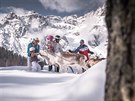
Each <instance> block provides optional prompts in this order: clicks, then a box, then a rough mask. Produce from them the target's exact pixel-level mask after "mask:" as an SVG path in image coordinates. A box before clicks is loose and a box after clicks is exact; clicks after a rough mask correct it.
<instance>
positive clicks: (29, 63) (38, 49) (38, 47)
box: [27, 38, 40, 69]
mask: <svg viewBox="0 0 135 101" xmlns="http://www.w3.org/2000/svg"><path fill="white" fill-rule="evenodd" d="M38 43H39V39H38V38H34V39H33V40H32V42H30V43H29V44H28V47H27V56H28V58H27V66H28V67H29V69H30V68H31V62H30V48H31V47H34V48H35V53H39V51H40V46H39V44H38Z"/></svg>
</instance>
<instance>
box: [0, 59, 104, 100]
mask: <svg viewBox="0 0 135 101" xmlns="http://www.w3.org/2000/svg"><path fill="white" fill-rule="evenodd" d="M105 67H106V60H103V61H101V62H99V63H98V64H96V65H94V66H93V67H92V68H90V69H89V70H87V71H86V72H84V73H83V74H71V73H61V74H60V73H52V72H47V71H41V72H28V71H26V70H25V69H26V67H24V70H23V67H21V69H18V67H16V66H15V67H0V99H1V101H104V84H105ZM6 68H7V69H6Z"/></svg>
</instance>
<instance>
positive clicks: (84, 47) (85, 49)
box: [69, 39, 94, 61]
mask: <svg viewBox="0 0 135 101" xmlns="http://www.w3.org/2000/svg"><path fill="white" fill-rule="evenodd" d="M69 51H70V52H73V53H78V52H79V53H80V54H83V55H85V56H86V58H87V59H86V61H88V60H89V53H91V54H94V52H92V51H90V50H89V48H88V46H87V45H85V44H84V40H83V39H82V40H80V46H79V47H77V48H76V49H75V50H74V51H71V50H69Z"/></svg>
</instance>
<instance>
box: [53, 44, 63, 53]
mask: <svg viewBox="0 0 135 101" xmlns="http://www.w3.org/2000/svg"><path fill="white" fill-rule="evenodd" d="M54 51H55V53H58V52H61V53H62V52H63V49H62V46H61V44H60V43H57V42H55V44H54Z"/></svg>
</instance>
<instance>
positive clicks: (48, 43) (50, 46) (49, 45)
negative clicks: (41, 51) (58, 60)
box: [46, 40, 54, 52]
mask: <svg viewBox="0 0 135 101" xmlns="http://www.w3.org/2000/svg"><path fill="white" fill-rule="evenodd" d="M46 46H47V49H48V51H49V52H54V41H50V40H47V41H46Z"/></svg>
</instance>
